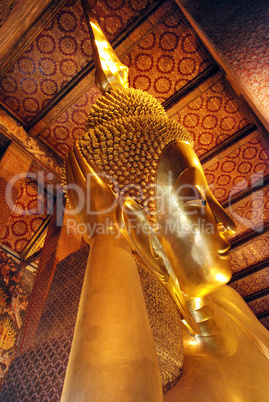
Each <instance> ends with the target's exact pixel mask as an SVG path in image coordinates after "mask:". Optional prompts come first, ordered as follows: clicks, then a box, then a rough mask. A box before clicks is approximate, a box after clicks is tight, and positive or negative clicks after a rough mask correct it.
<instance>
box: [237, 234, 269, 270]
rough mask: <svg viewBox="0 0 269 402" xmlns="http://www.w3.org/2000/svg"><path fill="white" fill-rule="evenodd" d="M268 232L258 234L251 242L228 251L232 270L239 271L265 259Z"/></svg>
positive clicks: (268, 249) (267, 252) (268, 253)
mask: <svg viewBox="0 0 269 402" xmlns="http://www.w3.org/2000/svg"><path fill="white" fill-rule="evenodd" d="M268 241H269V232H266V233H264V234H262V235H260V236H258V237H257V238H256V239H255V240H254V241H253V242H251V243H250V244H247V245H246V246H244V245H243V246H242V247H241V248H238V249H235V250H232V251H231V252H230V264H231V267H232V270H233V272H234V273H235V272H240V271H243V270H244V269H246V268H247V267H249V266H251V265H254V264H257V263H258V262H262V261H265V260H266V259H267V258H268V257H269V248H268Z"/></svg>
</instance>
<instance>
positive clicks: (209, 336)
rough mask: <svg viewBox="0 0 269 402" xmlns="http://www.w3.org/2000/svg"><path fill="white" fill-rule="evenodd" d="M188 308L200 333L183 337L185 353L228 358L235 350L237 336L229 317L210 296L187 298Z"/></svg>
mask: <svg viewBox="0 0 269 402" xmlns="http://www.w3.org/2000/svg"><path fill="white" fill-rule="evenodd" d="M186 302H187V305H188V308H189V310H190V312H191V314H192V315H193V318H194V319H195V321H196V322H197V324H198V326H199V328H200V331H201V333H200V334H199V335H195V336H194V337H191V336H189V335H187V334H185V336H184V347H185V353H186V354H188V353H191V354H194V355H195V354H196V355H200V356H209V355H215V356H216V355H218V356H222V357H224V356H229V355H231V354H233V353H234V352H235V351H236V349H237V335H236V333H235V330H234V328H233V325H232V324H231V321H230V319H229V317H228V316H227V315H226V314H225V312H223V310H222V309H221V308H220V307H219V306H218V305H216V304H215V303H214V302H213V301H212V299H211V297H210V296H205V297H199V298H196V297H195V298H193V297H192V298H189V297H188V298H187V300H186Z"/></svg>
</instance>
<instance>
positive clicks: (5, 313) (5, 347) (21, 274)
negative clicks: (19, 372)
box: [0, 248, 34, 388]
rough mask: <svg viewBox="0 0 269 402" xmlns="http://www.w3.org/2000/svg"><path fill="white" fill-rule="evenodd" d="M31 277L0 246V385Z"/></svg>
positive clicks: (23, 311) (8, 363)
mask: <svg viewBox="0 0 269 402" xmlns="http://www.w3.org/2000/svg"><path fill="white" fill-rule="evenodd" d="M33 282H34V276H33V274H32V272H31V271H30V270H28V268H27V267H24V268H23V269H20V266H19V262H18V260H17V259H15V258H14V257H12V256H11V255H10V254H9V253H8V252H7V251H5V250H3V249H2V248H1V249H0V355H1V359H0V388H1V385H2V383H3V380H4V377H5V375H6V373H7V370H8V368H9V365H10V363H11V362H12V360H13V359H14V356H15V349H16V344H17V339H18V336H19V333H20V329H21V326H22V324H23V321H24V316H25V310H26V308H27V305H28V301H29V295H30V293H31V290H32V286H33Z"/></svg>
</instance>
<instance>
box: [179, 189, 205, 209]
mask: <svg viewBox="0 0 269 402" xmlns="http://www.w3.org/2000/svg"><path fill="white" fill-rule="evenodd" d="M183 204H184V206H194V207H202V206H205V205H206V197H205V194H204V191H203V190H202V189H201V188H200V187H198V186H195V187H191V188H190V189H189V190H188V192H187V194H186V195H185V196H184V197H183Z"/></svg>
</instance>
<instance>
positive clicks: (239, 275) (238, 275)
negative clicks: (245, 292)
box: [228, 258, 269, 285]
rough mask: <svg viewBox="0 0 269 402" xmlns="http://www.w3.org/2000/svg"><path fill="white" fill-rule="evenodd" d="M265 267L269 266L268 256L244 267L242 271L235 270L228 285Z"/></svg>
mask: <svg viewBox="0 0 269 402" xmlns="http://www.w3.org/2000/svg"><path fill="white" fill-rule="evenodd" d="M267 267H269V258H268V259H267V260H264V261H262V262H258V263H257V264H254V265H251V266H250V267H248V268H246V269H244V270H243V271H240V272H237V273H236V274H234V275H233V276H232V278H231V280H230V282H229V283H228V285H230V284H231V283H234V282H237V281H239V280H240V279H244V278H246V277H247V276H249V275H252V274H255V273H256V272H259V271H261V270H263V269H264V268H267Z"/></svg>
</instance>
